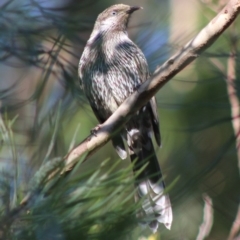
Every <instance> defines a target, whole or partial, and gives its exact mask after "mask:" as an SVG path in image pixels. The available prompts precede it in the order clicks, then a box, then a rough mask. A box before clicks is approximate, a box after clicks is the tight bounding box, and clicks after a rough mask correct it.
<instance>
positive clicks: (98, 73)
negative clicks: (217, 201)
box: [78, 4, 172, 231]
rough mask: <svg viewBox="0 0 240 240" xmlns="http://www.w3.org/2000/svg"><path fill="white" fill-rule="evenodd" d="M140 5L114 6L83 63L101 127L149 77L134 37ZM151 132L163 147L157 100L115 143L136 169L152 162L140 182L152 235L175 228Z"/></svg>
mask: <svg viewBox="0 0 240 240" xmlns="http://www.w3.org/2000/svg"><path fill="white" fill-rule="evenodd" d="M138 9H139V7H130V6H128V5H124V4H117V5H114V6H111V7H110V8H108V9H106V10H105V11H104V12H102V13H101V14H100V15H99V16H98V18H97V20H96V23H95V26H94V29H93V32H92V34H91V36H90V38H89V40H88V42H87V45H86V47H85V49H84V51H83V54H82V57H81V59H80V63H79V69H78V71H79V77H80V84H81V87H82V88H83V90H84V92H85V94H86V96H87V98H88V100H89V102H90V105H91V107H92V109H93V111H94V113H95V115H96V117H97V118H98V120H99V122H100V123H103V122H104V121H105V120H106V119H107V118H108V117H110V115H111V114H112V113H113V112H114V111H115V110H116V109H117V108H118V106H119V105H120V104H121V103H122V102H123V101H124V100H125V99H126V98H127V97H128V96H129V95H130V94H132V93H133V92H134V91H135V90H136V89H137V88H138V87H139V85H141V84H142V83H143V82H144V81H146V80H147V79H148V77H149V71H148V65H147V61H146V59H145V57H144V54H143V53H142V51H141V50H140V49H139V48H138V47H137V46H136V45H135V44H134V43H133V42H132V41H131V40H130V39H129V37H128V34H127V25H128V21H129V18H130V16H131V14H132V12H134V11H135V10H138ZM152 132H153V133H154V135H155V139H156V142H157V144H158V145H160V144H161V138H160V130H159V120H158V114H157V106H156V101H155V98H152V99H151V100H150V102H149V103H147V104H146V106H144V107H143V108H142V109H140V110H139V111H138V112H137V113H136V115H135V116H133V117H132V118H131V120H130V121H129V122H128V123H127V124H126V126H125V129H124V131H122V132H121V135H118V136H116V137H114V138H113V139H112V142H113V146H114V147H115V149H116V151H117V153H118V155H119V156H120V157H121V158H122V159H125V158H126V157H127V151H126V149H125V146H124V141H123V140H124V139H125V140H126V142H127V147H128V152H129V154H130V158H131V160H132V161H134V160H135V159H136V164H135V169H134V171H136V170H137V169H139V168H141V167H142V166H143V165H144V164H145V163H148V165H147V167H146V168H145V170H144V171H143V172H142V173H141V174H140V176H138V177H137V178H136V184H135V185H136V188H137V193H136V200H139V199H140V198H142V197H144V198H145V199H144V202H143V205H142V212H141V214H144V215H146V216H147V217H148V219H151V220H149V221H148V222H147V223H148V224H149V226H150V228H151V229H152V230H153V231H156V230H157V227H158V222H161V223H164V224H165V226H166V227H167V228H169V229H170V227H171V223H172V209H171V204H170V200H169V197H168V195H167V194H165V193H164V188H165V186H164V182H163V180H162V174H161V170H160V167H159V163H158V160H157V157H156V154H155V151H154V148H153V143H152V139H151V134H152Z"/></svg>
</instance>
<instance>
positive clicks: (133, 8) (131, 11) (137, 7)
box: [127, 6, 143, 14]
mask: <svg viewBox="0 0 240 240" xmlns="http://www.w3.org/2000/svg"><path fill="white" fill-rule="evenodd" d="M139 9H143V8H142V7H139V6H133V7H130V9H129V10H127V13H128V14H131V13H133V12H135V11H137V10H139Z"/></svg>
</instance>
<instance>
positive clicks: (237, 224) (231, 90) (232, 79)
mask: <svg viewBox="0 0 240 240" xmlns="http://www.w3.org/2000/svg"><path fill="white" fill-rule="evenodd" d="M231 40H232V42H231V44H232V45H231V54H230V57H229V58H228V64H227V91H228V98H229V102H230V105H231V115H232V126H233V130H234V134H235V137H236V149H237V157H238V169H239V171H240V108H239V99H238V96H237V90H236V54H237V37H236V35H235V29H234V26H233V27H232V28H231ZM239 230H240V205H239V206H238V211H237V214H236V218H235V220H234V222H233V225H232V228H231V230H230V233H229V236H228V240H233V239H236V238H237V235H238V233H239Z"/></svg>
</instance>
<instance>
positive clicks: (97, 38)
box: [88, 30, 130, 48]
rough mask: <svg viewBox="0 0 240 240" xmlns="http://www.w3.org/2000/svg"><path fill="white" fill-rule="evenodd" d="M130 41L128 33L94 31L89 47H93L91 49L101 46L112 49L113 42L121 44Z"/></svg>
mask: <svg viewBox="0 0 240 240" xmlns="http://www.w3.org/2000/svg"><path fill="white" fill-rule="evenodd" d="M126 40H130V39H129V38H128V33H127V31H117V30H114V31H99V30H93V32H92V34H91V36H90V38H89V40H88V45H91V47H94V46H96V47H98V46H99V45H101V46H102V47H106V48H108V47H110V46H111V42H112V43H113V42H116V43H117V42H121V41H126Z"/></svg>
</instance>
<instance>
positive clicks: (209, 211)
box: [196, 194, 213, 240]
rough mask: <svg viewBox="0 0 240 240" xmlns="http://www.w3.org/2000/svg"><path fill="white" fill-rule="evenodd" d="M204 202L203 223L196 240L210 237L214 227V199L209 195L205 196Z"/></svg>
mask: <svg viewBox="0 0 240 240" xmlns="http://www.w3.org/2000/svg"><path fill="white" fill-rule="evenodd" d="M203 200H204V203H205V204H204V209H203V222H202V224H201V226H200V227H199V232H198V236H197V238H196V240H203V239H205V238H206V237H207V236H208V235H209V233H210V231H211V229H212V225H213V206H212V199H211V198H210V197H209V196H208V195H206V194H203Z"/></svg>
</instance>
